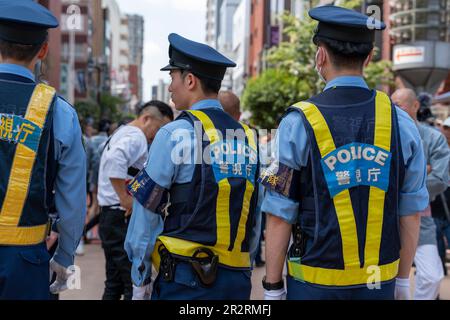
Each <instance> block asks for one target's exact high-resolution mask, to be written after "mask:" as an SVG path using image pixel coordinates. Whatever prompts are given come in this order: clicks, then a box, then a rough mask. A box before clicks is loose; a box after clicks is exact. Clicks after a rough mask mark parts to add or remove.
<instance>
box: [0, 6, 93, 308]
mask: <svg viewBox="0 0 450 320" xmlns="http://www.w3.org/2000/svg"><path fill="white" fill-rule="evenodd" d="M57 26H58V21H57V20H56V18H55V17H54V16H53V14H52V13H51V12H50V11H48V10H47V9H45V8H44V7H42V6H41V5H39V4H37V3H35V2H34V1H27V0H21V1H7V0H1V1H0V54H1V57H2V61H1V62H2V63H1V64H0V99H1V101H2V103H1V105H0V117H1V120H0V121H1V122H0V154H1V159H2V161H1V170H0V206H1V212H0V299H20V300H22V299H23V300H28V299H39V300H43V299H48V298H49V294H50V292H49V260H50V256H49V254H48V253H47V248H46V245H45V240H46V236H47V234H48V231H49V208H50V207H53V205H54V206H55V207H56V210H57V213H58V218H57V220H56V225H55V226H54V227H55V228H54V230H56V231H58V233H59V235H60V238H59V245H58V248H57V249H56V252H55V254H54V256H53V258H52V260H51V262H50V267H51V269H52V270H53V271H54V272H56V275H57V276H56V282H55V283H54V284H53V285H52V287H51V291H52V292H53V293H58V292H60V291H62V290H64V289H66V288H67V286H66V280H67V277H68V272H67V268H68V267H69V266H71V265H73V257H74V252H75V248H76V247H77V245H78V242H79V239H80V237H81V234H82V230H83V224H84V219H85V211H86V183H85V176H86V160H85V159H86V158H85V152H84V148H83V145H82V141H81V129H80V126H79V123H78V118H77V115H76V113H75V110H74V109H73V108H72V107H71V106H70V105H69V104H68V103H67V102H65V101H64V100H62V99H61V98H59V97H58V96H57V95H56V92H55V89H53V88H52V87H50V86H47V85H45V84H39V83H37V82H36V79H35V77H34V75H33V71H34V69H35V66H36V63H37V62H38V60H44V59H45V57H46V55H47V53H48V40H47V39H48V33H47V30H48V29H49V28H56V27H57ZM53 190H54V192H52V191H53Z"/></svg>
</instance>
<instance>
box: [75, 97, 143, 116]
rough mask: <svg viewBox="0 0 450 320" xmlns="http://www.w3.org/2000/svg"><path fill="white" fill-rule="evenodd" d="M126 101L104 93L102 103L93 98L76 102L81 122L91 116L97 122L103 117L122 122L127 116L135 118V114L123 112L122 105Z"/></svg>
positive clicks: (101, 98)
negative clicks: (94, 100)
mask: <svg viewBox="0 0 450 320" xmlns="http://www.w3.org/2000/svg"><path fill="white" fill-rule="evenodd" d="M124 103H125V101H123V99H121V98H120V97H116V96H112V95H110V94H108V93H104V94H102V95H101V97H100V105H98V104H97V103H95V102H93V101H92V100H83V101H77V102H76V103H75V110H76V111H77V113H78V118H79V119H80V121H81V122H83V121H84V120H86V119H87V118H89V117H91V118H93V119H94V121H95V123H98V122H99V121H100V120H101V119H109V120H111V121H112V122H120V121H122V120H124V119H125V118H133V117H134V115H131V114H126V113H123V112H121V111H120V110H121V106H123V104H124Z"/></svg>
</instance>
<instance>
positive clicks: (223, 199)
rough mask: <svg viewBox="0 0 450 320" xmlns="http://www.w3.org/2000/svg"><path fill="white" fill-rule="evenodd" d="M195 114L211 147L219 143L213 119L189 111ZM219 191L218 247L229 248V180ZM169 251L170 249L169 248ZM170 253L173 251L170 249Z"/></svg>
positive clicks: (217, 205) (222, 182)
mask: <svg viewBox="0 0 450 320" xmlns="http://www.w3.org/2000/svg"><path fill="white" fill-rule="evenodd" d="M189 112H190V113H191V114H193V115H194V116H195V117H196V118H197V119H198V120H199V121H200V122H201V123H202V126H203V129H204V130H205V132H206V134H207V135H208V138H209V141H210V143H211V145H213V144H214V143H217V142H219V141H220V140H221V139H220V136H219V133H218V131H217V129H216V127H215V126H214V123H213V122H212V120H211V118H210V117H209V116H208V115H207V114H206V113H204V112H202V111H189ZM218 186H219V191H218V194H217V204H216V226H217V242H216V246H217V247H220V248H229V246H230V244H231V221H230V196H231V185H230V183H229V181H228V179H224V180H222V181H220V182H219V183H218ZM168 249H169V248H168ZM169 251H171V250H170V249H169Z"/></svg>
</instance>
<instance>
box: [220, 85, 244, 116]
mask: <svg viewBox="0 0 450 320" xmlns="http://www.w3.org/2000/svg"><path fill="white" fill-rule="evenodd" d="M219 101H220V104H221V105H222V107H223V109H224V110H225V112H226V113H228V114H229V115H230V116H231V117H232V118H233V119H234V120H236V121H239V120H240V119H241V101H240V100H239V98H238V97H237V96H236V95H235V94H234V93H233V92H231V91H221V92H220V93H219Z"/></svg>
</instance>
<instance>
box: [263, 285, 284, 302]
mask: <svg viewBox="0 0 450 320" xmlns="http://www.w3.org/2000/svg"><path fill="white" fill-rule="evenodd" d="M264 300H286V290H284V288H283V289H280V290H270V291H269V290H264Z"/></svg>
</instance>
